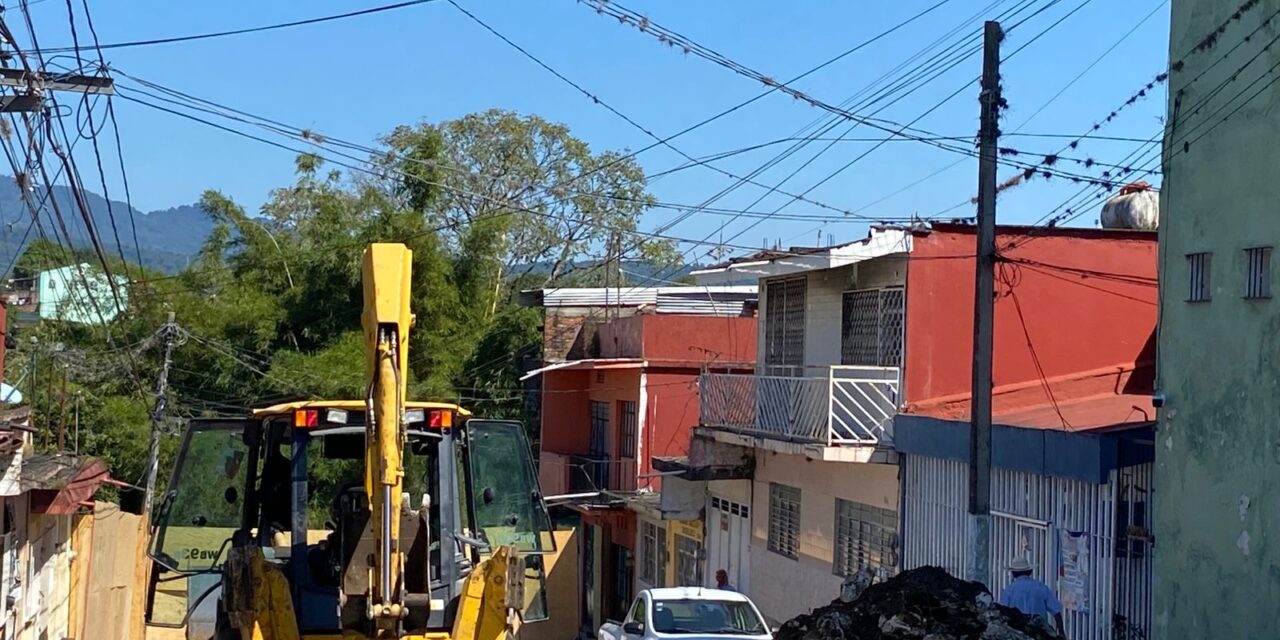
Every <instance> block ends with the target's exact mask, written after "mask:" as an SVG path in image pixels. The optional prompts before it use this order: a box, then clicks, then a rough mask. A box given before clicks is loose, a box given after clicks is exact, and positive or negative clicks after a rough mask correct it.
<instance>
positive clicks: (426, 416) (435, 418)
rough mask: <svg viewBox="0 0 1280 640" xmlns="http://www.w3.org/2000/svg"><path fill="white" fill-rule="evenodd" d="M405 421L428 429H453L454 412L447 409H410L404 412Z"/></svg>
mask: <svg viewBox="0 0 1280 640" xmlns="http://www.w3.org/2000/svg"><path fill="white" fill-rule="evenodd" d="M404 421H405V422H407V423H409V424H420V425H424V426H426V427H427V428H428V429H452V428H453V412H452V411H448V410H445V409H431V410H426V409H410V410H408V411H405V412H404Z"/></svg>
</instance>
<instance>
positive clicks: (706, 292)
mask: <svg viewBox="0 0 1280 640" xmlns="http://www.w3.org/2000/svg"><path fill="white" fill-rule="evenodd" d="M756 296H757V293H756V287H755V286H754V285H745V286H687V287H622V288H621V289H618V288H615V287H607V288H606V287H582V288H568V287H566V288H559V289H534V290H530V291H522V292H520V304H523V305H525V306H530V307H619V306H621V307H640V306H652V307H654V310H655V311H656V312H657V313H685V314H700V315H721V316H724V315H728V316H736V315H741V314H742V307H743V304H745V303H746V302H749V301H752V300H755V299H756Z"/></svg>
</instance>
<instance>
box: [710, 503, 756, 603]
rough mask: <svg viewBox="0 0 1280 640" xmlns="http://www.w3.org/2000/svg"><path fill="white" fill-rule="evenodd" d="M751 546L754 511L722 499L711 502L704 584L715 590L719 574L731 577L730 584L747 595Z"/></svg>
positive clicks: (743, 505)
mask: <svg viewBox="0 0 1280 640" xmlns="http://www.w3.org/2000/svg"><path fill="white" fill-rule="evenodd" d="M750 542H751V508H750V507H748V506H747V505H745V504H739V503H737V502H733V501H732V500H726V499H724V498H721V497H719V496H714V495H713V496H711V497H710V498H709V499H708V501H707V539H706V553H707V564H706V570H705V571H704V572H703V584H705V585H706V586H708V587H711V586H715V583H716V571H719V570H721V569H724V571H725V572H726V573H728V574H729V584H731V585H733V586H734V587H735V588H737V589H738V591H741V592H743V593H746V592H747V588H748V580H749V578H748V574H749V571H748V569H749V567H748V562H747V558H748V554H749V549H750Z"/></svg>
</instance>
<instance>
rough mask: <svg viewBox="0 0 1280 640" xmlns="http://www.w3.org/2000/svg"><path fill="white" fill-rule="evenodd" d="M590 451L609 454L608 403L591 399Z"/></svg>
mask: <svg viewBox="0 0 1280 640" xmlns="http://www.w3.org/2000/svg"><path fill="white" fill-rule="evenodd" d="M590 446H591V453H594V454H597V455H606V456H607V455H609V403H608V402H597V401H595V400H592V401H591V442H590Z"/></svg>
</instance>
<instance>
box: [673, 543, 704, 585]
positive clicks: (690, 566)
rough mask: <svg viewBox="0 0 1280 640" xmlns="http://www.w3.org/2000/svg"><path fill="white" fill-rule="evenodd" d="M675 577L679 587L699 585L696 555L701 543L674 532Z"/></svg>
mask: <svg viewBox="0 0 1280 640" xmlns="http://www.w3.org/2000/svg"><path fill="white" fill-rule="evenodd" d="M675 538H676V579H677V580H679V581H680V582H679V583H678V584H677V585H676V586H679V587H696V586H699V584H700V582H699V575H698V574H699V571H698V555H699V551H700V549H701V547H702V545H700V544H698V541H697V540H694V539H693V538H690V537H688V536H682V535H680V534H676V536H675Z"/></svg>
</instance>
